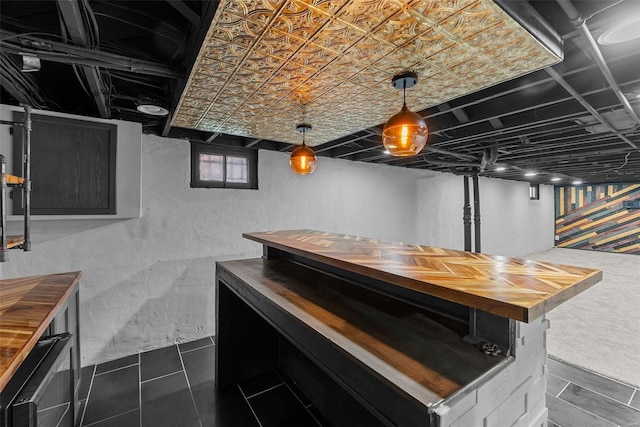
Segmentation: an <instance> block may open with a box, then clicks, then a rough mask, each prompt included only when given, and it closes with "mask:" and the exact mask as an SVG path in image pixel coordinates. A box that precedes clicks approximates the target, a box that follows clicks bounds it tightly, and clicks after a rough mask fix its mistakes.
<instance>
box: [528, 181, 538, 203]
mask: <svg viewBox="0 0 640 427" xmlns="http://www.w3.org/2000/svg"><path fill="white" fill-rule="evenodd" d="M529 199H531V200H540V184H529Z"/></svg>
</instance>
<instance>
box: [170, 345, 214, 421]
mask: <svg viewBox="0 0 640 427" xmlns="http://www.w3.org/2000/svg"><path fill="white" fill-rule="evenodd" d="M207 347H209V346H207ZM201 348H205V347H201ZM176 349H177V350H178V357H180V365H182V372H184V378H185V380H187V388H188V389H189V396H191V402H193V408H194V409H195V410H196V415H197V416H198V425H200V427H202V421H201V420H200V412H199V411H198V405H196V399H195V397H193V391H192V390H191V382H190V381H189V376H188V375H187V368H185V366H184V360H182V353H180V347H178V345H177V344H176ZM195 350H199V349H195Z"/></svg>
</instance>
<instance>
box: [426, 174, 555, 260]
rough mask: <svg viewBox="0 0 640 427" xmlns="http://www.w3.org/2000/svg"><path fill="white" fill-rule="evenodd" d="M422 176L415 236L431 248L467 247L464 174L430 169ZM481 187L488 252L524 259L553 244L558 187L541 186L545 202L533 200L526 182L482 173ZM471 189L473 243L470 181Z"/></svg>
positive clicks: (483, 233)
mask: <svg viewBox="0 0 640 427" xmlns="http://www.w3.org/2000/svg"><path fill="white" fill-rule="evenodd" d="M417 179H418V182H417V185H418V197H417V205H418V210H417V217H416V238H415V240H417V241H418V242H419V243H421V244H425V245H430V246H439V247H443V248H450V249H459V250H462V249H464V227H463V223H462V213H463V204H464V184H463V182H464V181H463V177H462V176H456V175H453V174H449V173H438V172H431V173H425V174H424V175H422V176H420V177H418V178H417ZM478 185H479V187H480V223H481V244H482V245H481V249H482V252H483V253H486V254H493V255H504V256H512V257H521V256H525V255H527V254H530V253H533V252H535V251H542V250H545V249H549V248H551V247H552V246H553V232H554V231H553V230H554V229H553V226H554V223H553V222H554V205H553V203H554V202H553V197H554V196H553V186H551V185H540V200H530V199H529V183H527V182H519V181H507V180H503V179H489V178H482V177H481V178H480V179H479V183H478ZM469 190H470V191H469V193H470V197H469V201H470V204H471V208H472V217H471V237H472V243H474V240H473V237H474V224H473V182H472V180H471V179H469ZM473 248H475V245H474V246H472V249H473Z"/></svg>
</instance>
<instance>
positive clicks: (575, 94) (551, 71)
mask: <svg viewBox="0 0 640 427" xmlns="http://www.w3.org/2000/svg"><path fill="white" fill-rule="evenodd" d="M607 69H608V68H607ZM545 71H546V72H547V73H548V74H549V75H550V76H551V77H552V78H553V79H554V80H555V81H557V82H558V84H559V85H560V86H562V87H563V88H564V90H566V91H567V92H569V93H570V94H571V96H573V97H574V98H575V99H576V100H577V101H578V102H579V103H580V104H581V105H582V106H583V107H584V108H585V109H586V110H587V111H589V113H591V115H592V116H593V117H595V118H596V120H598V121H599V122H600V123H602V124H603V125H604V126H605V127H606V128H607V129H608V130H609V131H610V132H612V133H615V134H617V135H618V137H619V138H620V139H622V140H623V141H624V142H626V143H627V144H629V145H630V146H631V147H633V148H635V149H636V150H639V149H640V147H638V146H637V145H636V144H635V143H633V142H632V141H630V140H629V139H628V138H627V137H625V136H624V135H620V134H618V133H617V131H616V129H615V128H614V127H613V126H611V123H609V122H608V121H607V120H606V119H605V118H604V117H603V116H602V114H600V113H599V112H598V111H597V110H596V109H595V108H594V107H593V106H592V105H591V104H590V103H589V102H587V100H586V99H584V97H583V96H582V95H580V94H579V93H578V92H577V91H576V90H575V89H574V88H573V87H572V86H571V85H570V84H569V83H568V82H567V81H566V80H565V79H564V78H563V77H562V76H561V75H560V74H559V73H558V72H557V71H556V70H554V69H553V67H548V68H545ZM627 103H628V101H627ZM634 114H635V113H634ZM635 117H638V116H637V115H636V116H635ZM634 120H635V119H634Z"/></svg>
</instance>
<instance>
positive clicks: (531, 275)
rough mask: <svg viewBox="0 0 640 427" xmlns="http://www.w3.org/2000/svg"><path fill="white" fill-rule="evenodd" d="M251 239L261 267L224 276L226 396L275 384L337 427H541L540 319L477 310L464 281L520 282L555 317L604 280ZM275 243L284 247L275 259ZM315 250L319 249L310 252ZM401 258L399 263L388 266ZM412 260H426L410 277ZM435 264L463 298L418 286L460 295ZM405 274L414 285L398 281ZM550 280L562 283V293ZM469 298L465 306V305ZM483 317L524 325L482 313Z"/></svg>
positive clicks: (519, 308)
mask: <svg viewBox="0 0 640 427" xmlns="http://www.w3.org/2000/svg"><path fill="white" fill-rule="evenodd" d="M256 235H259V237H260V241H261V243H263V244H264V254H265V255H264V257H263V258H262V259H251V260H239V261H226V262H220V263H218V264H217V269H216V291H217V295H216V305H217V313H216V314H217V322H216V339H217V345H216V382H217V386H218V387H226V386H229V385H231V384H234V383H235V382H239V381H244V380H247V379H249V378H253V377H255V376H258V375H260V374H263V373H265V372H268V371H271V370H278V371H279V372H280V373H282V374H283V375H284V376H286V377H288V378H289V379H290V380H291V381H292V382H293V383H294V384H295V385H296V386H297V387H298V388H299V389H300V390H301V391H302V392H303V393H304V394H305V395H306V396H307V397H308V398H309V399H310V401H311V402H312V404H313V405H314V406H315V407H316V408H317V409H318V410H319V411H320V412H321V413H322V414H323V416H325V417H326V418H327V419H328V421H329V422H330V423H331V425H334V426H367V427H371V426H411V427H413V426H462V427H469V426H486V427H492V426H493V427H502V426H506V425H508V426H513V425H515V426H536V427H542V426H545V425H546V419H547V410H546V404H545V390H546V357H547V354H546V341H545V334H546V330H547V329H548V321H547V320H546V319H545V318H544V312H545V309H544V306H543V307H541V306H539V305H537V303H535V304H530V305H529V308H531V307H533V308H532V309H531V310H528V309H527V308H526V307H525V308H524V309H523V306H524V305H525V303H518V301H508V302H507V303H505V302H504V301H502V302H500V301H498V302H499V303H492V302H491V301H486V300H487V296H486V295H485V296H484V297H483V298H484V300H485V301H484V302H483V299H482V298H479V297H478V296H477V295H474V294H478V293H479V291H478V287H477V286H476V287H474V286H473V284H472V283H471V282H472V281H473V280H477V281H478V283H479V282H480V281H484V278H481V279H470V277H471V275H470V271H471V270H472V269H473V268H474V267H475V266H478V265H480V264H482V267H481V270H482V269H484V270H485V271H487V270H490V271H491V275H492V280H493V281H495V282H497V283H498V284H499V286H497V287H502V286H503V285H504V284H503V283H502V284H501V283H500V281H501V280H504V278H505V277H507V276H508V277H509V280H511V281H515V278H514V275H515V274H517V275H519V276H520V280H519V283H518V288H517V290H518V292H521V293H525V292H526V287H527V286H529V287H530V290H531V293H535V299H536V300H538V301H544V300H545V299H546V300H548V301H549V303H548V304H547V305H548V307H549V309H550V308H551V307H552V306H555V305H557V304H558V303H559V302H558V301H555V300H557V299H562V300H565V299H567V295H568V294H571V293H577V292H578V291H577V290H576V289H579V288H581V289H586V287H588V286H590V285H591V284H593V283H595V282H596V281H597V280H599V272H597V271H596V270H589V269H578V268H575V267H568V266H554V265H550V264H547V265H538V264H536V266H535V268H534V267H533V264H531V263H530V262H526V261H523V260H515V259H508V258H504V257H500V258H499V263H497V262H495V263H494V264H493V265H490V264H491V263H492V261H491V257H486V256H483V255H480V254H471V253H465V252H460V251H453V252H455V253H451V252H449V253H446V252H444V251H445V250H442V251H434V250H433V248H430V249H432V250H425V249H424V248H425V247H416V246H411V247H409V246H408V245H402V244H386V243H385V244H382V243H380V242H377V241H376V242H373V241H371V240H370V239H362V238H355V237H350V236H347V237H345V236H339V235H334V234H330V233H321V232H315V231H300V230H298V231H285V232H270V233H269V234H267V233H253V234H251V235H248V237H249V238H253V239H254V240H258V239H256V238H255V237H256ZM265 236H266V237H265ZM270 239H272V240H271V241H277V242H276V243H275V244H273V245H272V244H271V241H270ZM314 239H315V240H314ZM342 239H344V240H348V241H347V242H345V241H343V240H342ZM283 242H284V243H283ZM310 242H311V243H310ZM313 242H316V243H318V244H317V246H316V247H315V248H314V245H313ZM336 242H338V243H337V245H340V246H341V247H342V250H341V253H339V254H337V255H336V252H335V251H332V250H331V249H332V248H330V246H332V243H333V244H334V245H333V247H335V246H336ZM354 242H355V248H354ZM346 246H349V247H350V249H349V250H348V251H345V250H344V248H345V247H346ZM375 246H377V248H376V247H375ZM302 247H304V248H303V250H302V249H301V248H302ZM393 250H395V251H396V252H401V253H402V255H403V257H404V259H402V257H398V256H391V255H390V254H391V252H390V251H393ZM349 251H351V252H349ZM310 252H316V253H315V254H310ZM409 252H413V253H416V252H417V253H419V256H420V257H421V259H420V260H418V261H417V260H416V258H415V257H414V258H413V260H412V262H411V263H408V262H407V259H406V257H407V256H408V254H409ZM434 252H435V253H437V255H433V253H434ZM383 254H384V257H383V256H381V255H383ZM467 254H468V255H467ZM330 256H333V257H335V258H339V259H337V260H336V259H333V260H332V259H328V257H330ZM447 257H448V259H444V258H447ZM481 257H482V259H480V258H481ZM436 258H437V261H438V263H439V264H440V265H446V263H447V262H455V263H456V265H457V266H458V268H459V269H460V271H464V272H466V273H465V274H463V275H461V276H460V282H459V283H464V286H459V287H458V289H456V292H455V293H446V294H445V293H442V292H441V291H439V290H438V289H435V290H434V289H432V287H433V286H434V285H433V284H432V283H431V284H428V285H429V287H428V286H424V287H420V283H419V281H416V280H415V279H416V277H422V278H424V277H427V276H428V277H435V278H438V277H440V279H442V277H445V276H447V280H446V286H447V287H449V288H452V287H454V281H453V280H452V279H451V271H450V270H447V271H442V274H440V275H439V274H438V272H437V271H435V270H434V268H433V266H434V265H435V264H436V263H435V261H436ZM454 258H455V259H454ZM354 259H357V262H356V261H354ZM465 259H466V264H465ZM345 260H347V261H345ZM487 260H489V261H487ZM479 261H482V262H479ZM474 262H475V264H474ZM403 265H404V266H405V267H407V268H404V267H403ZM362 266H364V268H360V267H362ZM427 266H428V267H427ZM523 266H524V267H523ZM408 267H410V268H408ZM526 268H529V270H530V271H529V272H528V274H527V271H524V270H526ZM372 269H374V270H375V271H372ZM389 271H394V272H396V273H395V277H389V275H388V274H387V273H388V272H389ZM407 271H410V275H411V277H410V279H411V280H407V279H406V277H404V276H403V275H405V273H406V272H407ZM478 271H479V270H478ZM514 271H515V273H514ZM549 271H555V272H556V273H555V274H556V275H557V276H558V277H560V278H561V279H560V280H559V281H558V283H554V282H553V279H552V278H551V277H550V274H549ZM380 272H382V273H380ZM427 272H428V274H427ZM479 275H480V273H477V274H476V276H479ZM501 276H502V277H501ZM569 277H571V279H569ZM594 277H595V278H594ZM538 278H542V280H544V286H546V287H548V288H551V289H553V295H558V294H562V293H564V295H562V296H558V297H553V295H551V296H550V297H545V296H544V295H542V292H541V290H542V289H543V287H542V286H539V285H538V284H536V280H539V279H538ZM570 280H572V281H573V282H574V283H573V289H571V288H572V285H571V284H570V283H568V282H569V281H570ZM434 281H435V280H434ZM483 283H484V282H483ZM586 283H588V285H587V284H586ZM484 286H485V288H487V287H489V286H490V284H487V283H484ZM465 288H468V289H469V292H470V294H471V296H470V297H465V296H464V290H465ZM423 289H426V290H427V291H428V292H421V291H422V290H423ZM484 292H485V293H487V291H486V290H485V291H484ZM430 293H431V294H430ZM433 294H437V296H434V295H433ZM442 295H453V296H452V297H451V298H447V299H445V298H442V297H441V296H442ZM494 295H495V298H496V300H498V299H499V298H502V299H504V298H505V296H504V295H500V294H499V293H497V292H496V293H495V294H494ZM506 297H507V298H509V297H510V296H509V295H507V296H506ZM532 298H533V297H532V296H528V297H527V298H526V299H525V300H526V301H527V302H526V303H527V304H528V303H529V302H530V301H531V300H532ZM512 299H513V298H512ZM525 300H523V301H525ZM463 301H468V302H469V305H465V304H462V303H461V302H463ZM551 301H554V302H553V303H552V302H551ZM480 304H485V305H486V307H488V308H490V310H492V311H495V312H497V313H510V314H513V315H514V317H517V318H518V319H520V318H524V319H526V320H527V323H525V322H522V321H520V320H514V319H512V318H509V317H505V316H501V315H500V314H496V313H492V312H490V311H485V310H480V309H479V308H478V307H477V306H478V305H480ZM531 313H535V314H536V316H535V317H533V316H532V315H531Z"/></svg>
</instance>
